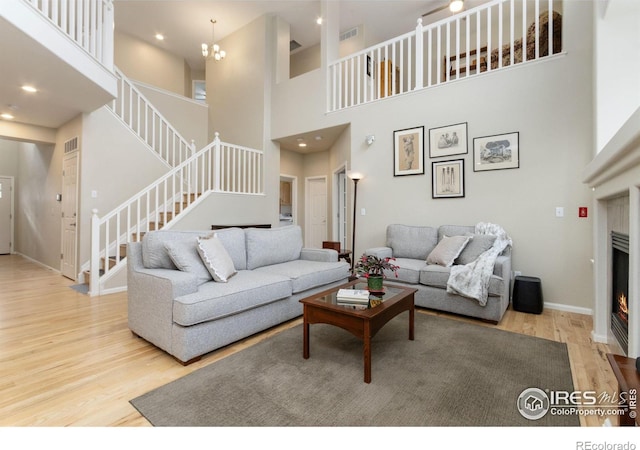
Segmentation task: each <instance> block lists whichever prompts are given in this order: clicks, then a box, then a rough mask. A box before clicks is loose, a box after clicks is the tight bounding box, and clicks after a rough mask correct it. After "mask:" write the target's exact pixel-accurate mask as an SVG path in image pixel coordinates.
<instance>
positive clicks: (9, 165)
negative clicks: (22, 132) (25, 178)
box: [0, 139, 19, 177]
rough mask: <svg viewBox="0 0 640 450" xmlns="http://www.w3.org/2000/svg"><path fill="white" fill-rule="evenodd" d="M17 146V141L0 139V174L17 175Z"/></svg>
mask: <svg viewBox="0 0 640 450" xmlns="http://www.w3.org/2000/svg"><path fill="white" fill-rule="evenodd" d="M18 146H19V143H18V142H17V141H10V140H7V139H0V175H3V176H8V177H16V176H18Z"/></svg>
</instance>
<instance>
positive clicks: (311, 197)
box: [306, 177, 327, 248]
mask: <svg viewBox="0 0 640 450" xmlns="http://www.w3.org/2000/svg"><path fill="white" fill-rule="evenodd" d="M306 210H307V211H308V213H307V218H308V219H307V226H306V229H307V233H306V235H307V236H306V246H307V247H311V248H322V241H326V240H327V179H326V177H320V178H308V179H307V206H306Z"/></svg>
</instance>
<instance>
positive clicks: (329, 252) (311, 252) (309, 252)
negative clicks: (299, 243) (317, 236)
mask: <svg viewBox="0 0 640 450" xmlns="http://www.w3.org/2000/svg"><path fill="white" fill-rule="evenodd" d="M300 259H304V260H306V261H318V262H337V261H338V252H337V251H335V250H333V249H330V248H303V249H302V251H301V252H300Z"/></svg>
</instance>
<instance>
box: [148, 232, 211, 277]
mask: <svg viewBox="0 0 640 450" xmlns="http://www.w3.org/2000/svg"><path fill="white" fill-rule="evenodd" d="M210 234H211V231H173V230H157V231H149V232H148V233H146V234H145V235H144V237H143V238H142V264H143V265H144V267H145V268H147V269H173V270H176V269H177V267H176V265H175V264H174V263H173V261H172V260H171V258H170V257H169V253H168V252H167V248H166V247H165V243H166V242H177V241H183V240H185V239H186V240H193V242H195V240H196V239H197V238H198V237H200V236H209V235H210Z"/></svg>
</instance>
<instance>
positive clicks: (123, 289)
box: [89, 286, 127, 297]
mask: <svg viewBox="0 0 640 450" xmlns="http://www.w3.org/2000/svg"><path fill="white" fill-rule="evenodd" d="M126 290H127V287H126V286H119V287H114V288H111V289H103V290H102V292H100V295H96V296H95V297H100V296H102V295H109V294H117V293H118V292H126ZM89 295H91V292H89ZM91 296H92V297H94V296H93V295H91Z"/></svg>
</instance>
